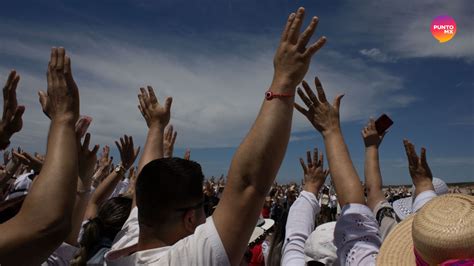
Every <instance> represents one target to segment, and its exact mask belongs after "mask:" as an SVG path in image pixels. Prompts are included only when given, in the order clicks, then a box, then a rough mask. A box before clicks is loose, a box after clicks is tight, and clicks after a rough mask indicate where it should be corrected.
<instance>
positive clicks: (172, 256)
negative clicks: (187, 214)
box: [104, 208, 230, 266]
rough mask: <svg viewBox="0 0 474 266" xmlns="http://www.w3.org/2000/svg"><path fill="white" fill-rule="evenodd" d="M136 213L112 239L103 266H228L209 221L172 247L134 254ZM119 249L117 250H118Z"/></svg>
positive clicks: (222, 248) (132, 214) (225, 256)
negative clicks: (113, 242)
mask: <svg viewBox="0 0 474 266" xmlns="http://www.w3.org/2000/svg"><path fill="white" fill-rule="evenodd" d="M137 215H138V209H137V208H134V209H133V210H132V213H131V214H130V216H129V218H128V220H127V221H126V222H125V224H124V227H123V229H122V231H123V232H122V231H121V232H119V234H118V235H117V237H119V236H121V238H118V239H117V238H116V239H115V242H116V243H115V244H114V245H113V246H112V249H111V250H110V251H109V252H107V254H106V255H105V259H106V262H105V264H104V265H112V266H115V265H117V266H121V265H230V262H229V259H228V257H227V253H226V251H225V249H224V245H223V244H222V241H221V239H220V237H219V233H218V232H217V229H216V227H215V225H214V221H213V220H212V217H209V218H207V220H206V223H204V224H202V225H200V226H198V227H197V228H196V230H195V232H194V234H193V235H190V236H188V237H186V238H183V239H181V240H180V241H178V242H176V243H175V244H174V245H173V246H167V247H161V248H155V249H148V250H142V251H137V247H138V245H136V244H137V243H138V237H135V232H136V233H138V230H139V228H138V219H137ZM119 246H120V247H122V248H120V249H117V247H119Z"/></svg>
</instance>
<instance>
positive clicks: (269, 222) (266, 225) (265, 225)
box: [260, 219, 275, 231]
mask: <svg viewBox="0 0 474 266" xmlns="http://www.w3.org/2000/svg"><path fill="white" fill-rule="evenodd" d="M264 220H265V223H263V224H262V225H261V226H260V227H261V228H262V229H263V230H265V231H268V230H269V229H270V228H272V227H273V225H275V221H274V220H273V219H264Z"/></svg>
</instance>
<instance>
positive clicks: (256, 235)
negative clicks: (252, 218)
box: [248, 216, 275, 246]
mask: <svg viewBox="0 0 474 266" xmlns="http://www.w3.org/2000/svg"><path fill="white" fill-rule="evenodd" d="M274 224H275V221H274V220H272V219H263V217H262V216H260V217H259V218H258V221H257V226H256V227H255V229H254V230H253V232H252V235H251V236H250V239H249V242H248V245H249V246H254V245H255V244H258V243H259V242H261V241H263V240H264V239H265V237H266V235H267V233H268V230H270V229H271V228H272V227H273V225H274Z"/></svg>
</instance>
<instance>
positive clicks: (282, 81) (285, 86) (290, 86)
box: [268, 78, 297, 95]
mask: <svg viewBox="0 0 474 266" xmlns="http://www.w3.org/2000/svg"><path fill="white" fill-rule="evenodd" d="M296 85H297V84H295V83H294V82H292V81H291V80H290V79H287V78H273V81H272V84H271V85H270V88H269V89H268V91H271V92H273V93H282V94H292V95H294V94H295V90H296Z"/></svg>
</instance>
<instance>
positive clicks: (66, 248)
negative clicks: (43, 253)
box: [41, 242, 79, 266]
mask: <svg viewBox="0 0 474 266" xmlns="http://www.w3.org/2000/svg"><path fill="white" fill-rule="evenodd" d="M78 250H79V248H77V247H75V246H71V245H69V244H67V243H65V242H63V243H62V244H61V246H59V247H58V248H57V249H56V250H55V251H54V252H53V254H51V255H49V257H48V259H47V260H46V261H45V262H43V263H42V264H41V266H52V265H55V266H62V265H64V266H67V265H69V264H70V263H69V262H70V261H71V259H72V258H73V257H74V254H76V252H77V251H78Z"/></svg>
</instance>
